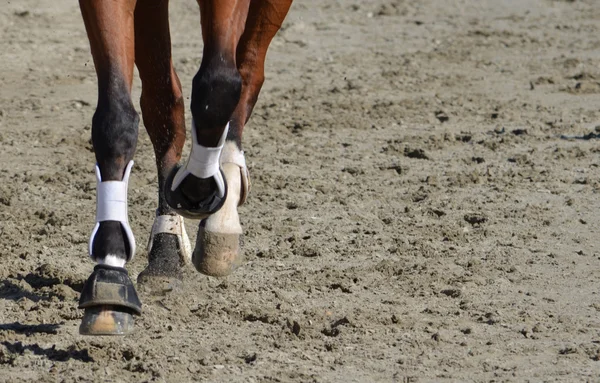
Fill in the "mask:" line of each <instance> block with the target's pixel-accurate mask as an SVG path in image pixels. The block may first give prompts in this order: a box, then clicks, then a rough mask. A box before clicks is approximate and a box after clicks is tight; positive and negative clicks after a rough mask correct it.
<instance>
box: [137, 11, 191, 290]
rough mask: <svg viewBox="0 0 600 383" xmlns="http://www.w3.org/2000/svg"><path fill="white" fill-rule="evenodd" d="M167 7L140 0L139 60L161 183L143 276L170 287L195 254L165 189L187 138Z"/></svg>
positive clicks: (145, 113)
mask: <svg viewBox="0 0 600 383" xmlns="http://www.w3.org/2000/svg"><path fill="white" fill-rule="evenodd" d="M168 7H169V1H168V0H158V1H152V2H147V1H143V2H142V1H140V2H138V4H137V6H136V9H135V62H136V65H137V67H138V70H139V73H140V78H141V80H142V97H141V100H140V104H141V107H142V116H143V118H144V125H145V127H146V130H147V131H148V135H149V136H150V140H151V141H152V145H153V146H154V153H155V155H156V167H157V169H158V189H159V192H158V209H157V211H156V218H155V220H154V225H153V226H152V232H151V233H150V242H149V249H148V250H149V254H148V262H149V264H148V267H147V268H146V269H145V270H144V271H142V273H140V275H139V276H138V282H140V283H144V282H146V283H147V282H150V281H153V285H155V286H153V287H161V286H162V285H163V282H164V284H166V285H167V286H164V287H167V288H168V285H169V284H171V283H172V280H171V279H172V278H173V277H174V278H176V279H180V278H181V266H182V265H183V263H185V262H186V261H188V260H189V258H190V257H191V249H190V244H189V240H188V239H187V234H186V232H185V227H184V225H183V218H182V217H181V216H178V215H177V214H176V213H175V212H174V211H173V209H171V208H170V207H169V205H168V204H167V203H166V200H165V194H164V181H165V179H166V177H167V175H168V174H169V172H170V171H171V170H172V169H173V167H174V166H175V165H176V164H177V162H179V159H180V158H181V150H182V148H183V144H184V141H185V118H184V107H185V106H184V102H183V95H182V90H181V83H180V82H179V78H178V77H177V74H176V73H175V69H174V68H173V62H172V60H171V37H170V31H169V17H168ZM157 283H158V286H157V285H156V284H157Z"/></svg>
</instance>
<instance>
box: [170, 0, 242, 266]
mask: <svg viewBox="0 0 600 383" xmlns="http://www.w3.org/2000/svg"><path fill="white" fill-rule="evenodd" d="M198 3H199V5H200V12H201V24H202V36H203V39H204V52H203V57H202V63H201V65H200V69H199V70H198V72H197V74H196V75H195V76H194V79H193V83H192V102H191V111H192V139H193V145H192V152H191V153H190V156H189V157H188V161H187V163H186V164H185V165H184V166H182V167H176V168H175V169H174V170H173V171H172V172H171V174H170V175H169V177H167V180H166V182H165V197H166V199H167V202H168V203H169V205H170V206H172V207H173V208H174V209H175V210H176V211H177V212H178V213H180V214H181V215H184V216H186V217H188V218H196V219H203V218H206V217H208V216H210V215H211V214H214V213H216V212H217V211H219V209H221V208H222V206H223V205H224V204H225V203H226V200H227V198H228V197H227V195H228V192H229V188H228V187H227V182H226V179H225V175H224V172H223V171H222V170H221V167H220V157H221V152H222V149H223V146H224V143H225V138H226V136H227V131H228V128H229V120H230V119H231V116H232V114H233V112H234V110H235V108H236V106H237V104H238V101H239V99H240V94H241V89H242V78H241V76H240V73H239V72H238V69H237V65H236V47H237V44H238V41H239V39H240V37H241V35H242V32H243V30H244V27H245V22H246V17H247V14H248V8H249V3H250V0H245V1H232V0H228V1H225V0H220V1H217V0H199V1H198ZM237 182H238V187H239V180H238V181H237ZM236 193H237V192H236ZM235 214H236V218H237V212H236V213H235ZM236 222H237V225H238V226H239V220H237V219H236ZM236 230H237V228H236ZM240 234H241V231H240ZM235 235H236V246H237V238H238V237H239V235H238V233H237V232H236V233H235ZM220 245H225V247H227V244H223V243H221V244H220ZM196 246H197V247H198V244H197V245H196ZM221 247H223V246H221ZM195 253H197V252H195ZM223 254H225V253H223ZM224 257H225V258H226V259H221V260H219V262H220V263H219V262H213V263H214V264H215V265H216V266H215V267H212V266H211V265H210V264H208V263H206V262H200V264H199V263H198V262H196V263H195V265H196V267H197V268H198V270H200V271H201V272H204V273H206V274H209V275H224V274H228V273H229V272H230V271H231V266H232V265H233V263H234V261H235V257H234V258H231V254H225V255H224ZM221 261H222V262H221ZM221 263H222V265H221ZM207 265H208V266H207Z"/></svg>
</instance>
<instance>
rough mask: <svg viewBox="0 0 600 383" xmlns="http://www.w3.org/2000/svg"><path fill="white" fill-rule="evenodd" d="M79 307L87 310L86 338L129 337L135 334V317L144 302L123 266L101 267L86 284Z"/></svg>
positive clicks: (83, 325)
mask: <svg viewBox="0 0 600 383" xmlns="http://www.w3.org/2000/svg"><path fill="white" fill-rule="evenodd" d="M79 308H80V309H85V313H84V316H83V320H82V322H81V326H80V327H79V333H80V334H82V335H126V334H128V333H130V332H131V331H133V316H134V315H139V314H141V312H142V303H141V302H140V299H139V298H138V296H137V292H136V291H135V288H134V286H133V283H132V282H131V279H129V275H128V273H127V270H125V269H124V268H122V267H112V266H107V265H97V266H96V267H94V272H93V273H92V275H90V277H89V278H88V280H87V281H86V282H85V284H84V285H83V290H82V291H81V297H80V298H79Z"/></svg>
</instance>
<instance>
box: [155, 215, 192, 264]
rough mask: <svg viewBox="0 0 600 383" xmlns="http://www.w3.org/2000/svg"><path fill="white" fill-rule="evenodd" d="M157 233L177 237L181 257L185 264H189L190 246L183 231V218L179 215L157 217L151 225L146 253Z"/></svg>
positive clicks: (190, 256)
mask: <svg viewBox="0 0 600 383" xmlns="http://www.w3.org/2000/svg"><path fill="white" fill-rule="evenodd" d="M159 233H167V234H174V235H176V236H177V241H178V242H179V248H180V249H181V252H182V254H181V255H182V257H183V260H184V261H185V262H190V260H191V259H192V245H191V244H190V239H189V237H188V235H187V232H186V230H185V225H184V222H183V217H182V216H180V215H157V216H156V218H154V223H153V224H152V232H151V233H150V239H149V240H148V252H150V251H151V250H152V244H153V243H154V236H155V235H156V234H159Z"/></svg>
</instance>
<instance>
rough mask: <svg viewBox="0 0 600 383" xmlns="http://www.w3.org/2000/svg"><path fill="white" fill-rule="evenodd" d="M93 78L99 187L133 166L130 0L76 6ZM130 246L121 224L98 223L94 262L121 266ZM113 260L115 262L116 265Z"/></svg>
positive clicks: (134, 134) (85, 1) (89, 0)
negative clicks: (92, 67)
mask: <svg viewBox="0 0 600 383" xmlns="http://www.w3.org/2000/svg"><path fill="white" fill-rule="evenodd" d="M80 7H81V12H82V15H83V19H84V22H85V26H86V30H87V33H88V37H89V40H90V46H91V50H92V55H93V57H94V64H95V68H96V74H97V77H98V105H97V108H96V112H95V113H94V117H93V119H92V143H93V146H94V151H95V154H96V161H97V164H98V168H99V169H100V174H101V178H102V182H105V181H121V180H123V176H124V172H125V169H126V167H127V166H128V164H129V162H130V161H131V160H132V158H133V155H134V152H135V148H136V143H137V133H138V123H139V118H138V115H137V113H136V111H135V109H134V107H133V104H132V102H131V97H130V92H131V82H132V77H133V41H132V39H131V38H127V36H128V35H129V36H133V8H134V7H135V1H134V0H127V1H122V2H120V3H114V2H104V1H101V0H80ZM131 246H133V243H130V241H129V240H128V239H127V235H126V232H125V229H124V227H123V225H122V224H121V222H118V221H110V220H107V221H103V222H100V225H99V228H98V230H97V232H96V234H95V237H94V238H93V243H92V247H91V252H92V255H93V258H94V259H95V260H96V261H98V262H99V263H103V262H104V261H105V260H106V259H107V258H110V259H112V261H111V262H112V263H115V262H116V264H118V265H124V263H125V261H126V260H127V259H128V258H129V255H130V250H131V248H130V247H131ZM115 260H116V261H115Z"/></svg>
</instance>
